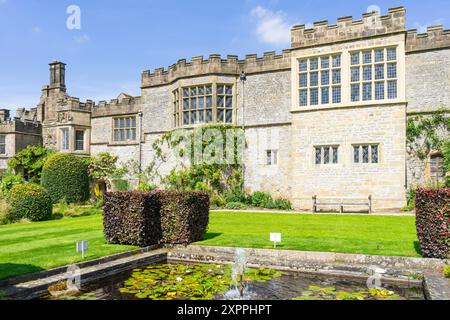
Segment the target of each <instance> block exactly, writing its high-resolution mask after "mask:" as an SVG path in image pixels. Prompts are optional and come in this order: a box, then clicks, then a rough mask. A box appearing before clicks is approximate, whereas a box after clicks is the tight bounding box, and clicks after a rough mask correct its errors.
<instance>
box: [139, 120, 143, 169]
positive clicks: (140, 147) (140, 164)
mask: <svg viewBox="0 0 450 320" xmlns="http://www.w3.org/2000/svg"><path fill="white" fill-rule="evenodd" d="M138 115H139V175H140V174H141V173H142V117H143V115H144V114H143V113H142V111H139V113H138Z"/></svg>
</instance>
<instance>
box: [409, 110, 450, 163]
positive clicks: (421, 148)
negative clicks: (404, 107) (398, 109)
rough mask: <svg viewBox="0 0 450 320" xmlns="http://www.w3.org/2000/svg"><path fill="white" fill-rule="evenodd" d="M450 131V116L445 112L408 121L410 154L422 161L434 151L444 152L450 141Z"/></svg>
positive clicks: (437, 112) (441, 111)
mask: <svg viewBox="0 0 450 320" xmlns="http://www.w3.org/2000/svg"><path fill="white" fill-rule="evenodd" d="M449 130H450V116H449V113H448V111H445V110H439V111H436V112H433V113H432V114H430V115H419V116H415V117H412V118H410V119H408V124H407V129H406V139H407V143H408V147H409V150H410V152H412V153H413V154H414V155H416V156H418V157H419V158H421V159H425V158H426V157H427V156H428V155H429V154H430V152H431V151H432V150H437V151H441V152H442V151H443V148H444V146H445V145H446V143H448V140H449V138H448V131H449Z"/></svg>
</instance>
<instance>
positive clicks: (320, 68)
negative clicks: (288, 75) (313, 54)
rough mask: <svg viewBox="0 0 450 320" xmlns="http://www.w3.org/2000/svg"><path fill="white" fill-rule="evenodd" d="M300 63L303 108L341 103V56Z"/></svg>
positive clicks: (300, 103) (302, 60)
mask: <svg viewBox="0 0 450 320" xmlns="http://www.w3.org/2000/svg"><path fill="white" fill-rule="evenodd" d="M298 63H299V105H300V106H301V107H306V106H317V105H321V104H322V105H325V104H329V103H330V102H331V103H340V102H341V92H340V89H341V83H342V79H341V77H342V75H341V56H340V55H332V56H324V57H317V58H309V59H301V60H299V62H298ZM330 94H331V95H332V96H331V97H330Z"/></svg>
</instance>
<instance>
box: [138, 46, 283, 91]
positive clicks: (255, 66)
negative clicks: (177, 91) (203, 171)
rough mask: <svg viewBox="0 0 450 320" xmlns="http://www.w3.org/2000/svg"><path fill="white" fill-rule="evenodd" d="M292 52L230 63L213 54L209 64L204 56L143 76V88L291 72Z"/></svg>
mask: <svg viewBox="0 0 450 320" xmlns="http://www.w3.org/2000/svg"><path fill="white" fill-rule="evenodd" d="M290 59H291V51H290V50H284V51H283V52H282V54H280V55H277V54H276V53H275V52H266V53H264V55H263V56H262V57H258V56H257V55H256V54H248V55H246V57H245V59H244V60H240V59H239V58H238V56H235V55H228V56H227V58H226V59H222V57H221V56H220V55H218V54H212V55H210V56H209V58H208V59H207V60H204V58H203V57H202V56H197V57H193V58H192V59H191V60H190V61H189V62H187V61H186V60H185V59H181V60H179V61H178V63H176V64H174V65H172V66H170V67H169V68H168V69H167V70H165V69H164V68H158V69H156V70H155V71H154V72H150V71H148V70H147V71H144V72H143V73H142V88H147V87H155V86H161V85H166V84H170V83H173V82H174V81H176V80H178V79H182V78H187V77H196V76H207V75H230V76H239V75H240V74H241V72H242V71H245V72H246V73H247V74H248V75H251V74H255V73H263V72H271V71H281V70H289V69H290V67H291V63H290V62H291V61H290Z"/></svg>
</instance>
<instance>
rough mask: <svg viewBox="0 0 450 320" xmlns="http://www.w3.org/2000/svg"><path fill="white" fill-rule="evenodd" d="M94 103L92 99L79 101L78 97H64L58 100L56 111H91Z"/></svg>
mask: <svg viewBox="0 0 450 320" xmlns="http://www.w3.org/2000/svg"><path fill="white" fill-rule="evenodd" d="M94 105H95V103H94V102H93V101H92V100H86V102H81V101H80V99H79V98H75V97H69V96H68V97H66V98H64V99H61V100H59V101H58V112H60V111H79V112H91V110H92V108H93V107H94Z"/></svg>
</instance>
